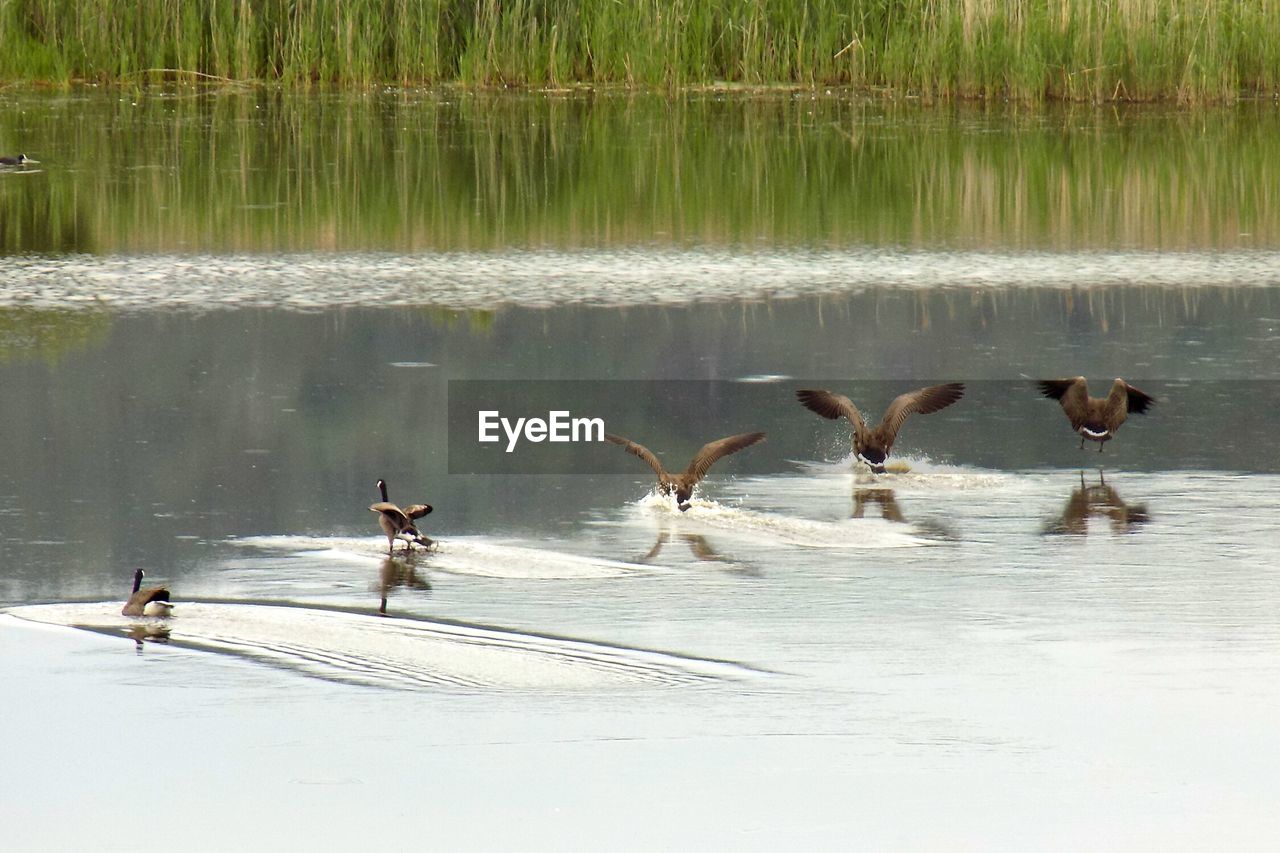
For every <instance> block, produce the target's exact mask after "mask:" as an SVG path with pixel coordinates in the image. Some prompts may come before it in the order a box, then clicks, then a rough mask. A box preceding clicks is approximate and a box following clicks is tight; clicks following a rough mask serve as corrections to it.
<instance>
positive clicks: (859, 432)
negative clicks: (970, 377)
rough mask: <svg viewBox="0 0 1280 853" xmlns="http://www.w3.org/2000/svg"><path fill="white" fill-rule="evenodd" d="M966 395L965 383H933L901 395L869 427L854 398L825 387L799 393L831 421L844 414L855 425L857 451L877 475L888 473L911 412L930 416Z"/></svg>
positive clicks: (806, 404)
mask: <svg viewBox="0 0 1280 853" xmlns="http://www.w3.org/2000/svg"><path fill="white" fill-rule="evenodd" d="M963 396H964V384H963V383H960V382H950V383H948V384H946V385H932V386H930V387H928V388H917V389H916V390H915V391H909V392H907V393H906V394H900V395H898V396H897V397H895V398H894V399H893V402H892V403H890V404H889V408H887V409H885V412H884V417H883V418H882V419H881V420H880V423H879V424H878V425H876V426H875V427H874V428H871V427H868V426H867V424H866V422H865V421H864V420H863V419H862V413H861V412H859V411H858V407H857V406H855V405H854V404H853V401H852V400H850V399H849V398H848V397H846V396H844V395H843V394H832V393H831V392H830V391H824V390H822V389H804V390H801V391H797V392H796V398H797V399H798V400H799V401H800V404H801V405H802V406H804V407H805V408H806V409H808V410H809V411H811V412H813V413H814V414H817V415H821V416H822V417H824V418H827V419H829V420H833V421H834V420H837V419H839V418H841V417H845V418H848V419H849V423H851V424H853V452H854V453H855V454H856V455H857V457H858V458H859V459H861V460H862V461H863V462H866V463H867V465H869V466H870V467H871V470H872V471H874V472H876V473H877V474H883V473H884V472H885V466H884V460H885V459H886V458H887V457H888V456H889V451H890V449H892V448H893V442H894V440H895V439H897V437H898V431H899V430H900V429H902V425H903V423H905V422H906V420H907V418H908V417H909V416H911V415H915V414H919V415H930V414H933V413H934V412H938V411H941V410H942V409H945V408H946V407H947V406H950V405H951V404H952V403H954V402H955V401H957V400H959V399H960V398H961V397H963Z"/></svg>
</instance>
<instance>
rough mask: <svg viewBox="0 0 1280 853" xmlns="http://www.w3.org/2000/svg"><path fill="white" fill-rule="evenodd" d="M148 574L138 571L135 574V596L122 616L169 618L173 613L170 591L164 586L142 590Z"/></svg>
mask: <svg viewBox="0 0 1280 853" xmlns="http://www.w3.org/2000/svg"><path fill="white" fill-rule="evenodd" d="M145 574H146V572H144V571H142V569H138V570H137V571H136V572H134V573H133V594H132V595H130V596H129V600H128V601H126V602H125V603H124V607H123V608H122V609H121V610H120V615H122V616H168V615H169V614H170V613H172V612H173V605H172V604H170V603H169V590H168V589H166V588H165V587H162V586H152V587H147V588H146V589H142V577H143V575H145Z"/></svg>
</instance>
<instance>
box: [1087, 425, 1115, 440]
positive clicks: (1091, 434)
mask: <svg viewBox="0 0 1280 853" xmlns="http://www.w3.org/2000/svg"><path fill="white" fill-rule="evenodd" d="M1080 432H1082V433H1084V434H1085V435H1087V436H1089V438H1106V437H1107V436H1109V435H1111V431H1110V430H1105V429H1104V430H1103V431H1102V432H1094V431H1093V430H1091V429H1089V428H1088V427H1080Z"/></svg>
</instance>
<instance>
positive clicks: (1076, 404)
mask: <svg viewBox="0 0 1280 853" xmlns="http://www.w3.org/2000/svg"><path fill="white" fill-rule="evenodd" d="M1036 385H1037V386H1038V387H1039V388H1040V393H1041V394H1043V395H1044V396H1045V397H1048V398H1049V399H1050V400H1057V401H1058V403H1059V404H1060V405H1061V406H1062V411H1063V412H1065V413H1066V415H1067V420H1069V421H1070V422H1071V428H1072V429H1073V430H1075V431H1076V432H1078V433H1079V434H1080V447H1081V448H1083V447H1084V443H1085V440H1086V439H1088V440H1089V441H1096V442H1098V452H1099V453H1101V452H1102V447H1103V444H1104V443H1105V442H1107V441H1110V440H1111V439H1112V438H1113V437H1115V434H1116V431H1117V430H1118V429H1120V425H1121V424H1123V423H1124V422H1125V420H1127V419H1128V417H1129V413H1130V412H1133V413H1135V414H1143V413H1144V412H1146V411H1147V409H1148V408H1150V407H1151V405H1152V404H1154V403H1155V402H1156V398H1155V397H1152V396H1151V395H1150V394H1147V393H1145V392H1143V391H1139V390H1138V389H1137V388H1134V387H1133V386H1132V385H1130V384H1129V383H1128V382H1125V381H1124V380H1123V379H1116V380H1115V381H1114V382H1112V383H1111V391H1110V392H1109V393H1108V394H1107V396H1106V397H1090V396H1089V383H1088V382H1086V381H1085V378H1084V377H1083V376H1076V377H1073V378H1071V379H1041V380H1040V381H1038V382H1037V383H1036Z"/></svg>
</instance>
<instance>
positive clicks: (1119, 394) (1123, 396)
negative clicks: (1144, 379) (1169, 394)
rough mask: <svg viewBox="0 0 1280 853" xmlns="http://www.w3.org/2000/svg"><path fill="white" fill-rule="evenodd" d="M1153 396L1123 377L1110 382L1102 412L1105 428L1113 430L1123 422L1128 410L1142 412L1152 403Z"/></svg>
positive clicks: (1153, 400)
mask: <svg viewBox="0 0 1280 853" xmlns="http://www.w3.org/2000/svg"><path fill="white" fill-rule="evenodd" d="M1155 401H1156V400H1155V397H1152V396H1151V395H1150V394H1147V393H1145V392H1143V391H1139V390H1138V389H1137V388H1134V387H1133V386H1132V385H1130V384H1129V383H1128V382H1125V381H1124V380H1123V379H1117V380H1116V381H1115V382H1113V383H1111V391H1110V393H1108V394H1107V400H1106V404H1105V406H1104V409H1103V414H1104V417H1105V419H1106V425H1107V429H1109V430H1111V431H1112V432H1114V431H1115V430H1117V429H1119V428H1120V424H1122V423H1124V422H1125V419H1126V418H1127V417H1128V415H1129V413H1130V412H1137V413H1138V414H1142V413H1143V412H1145V411H1146V410H1147V408H1148V407H1150V406H1151V404H1152V403H1154V402H1155Z"/></svg>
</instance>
